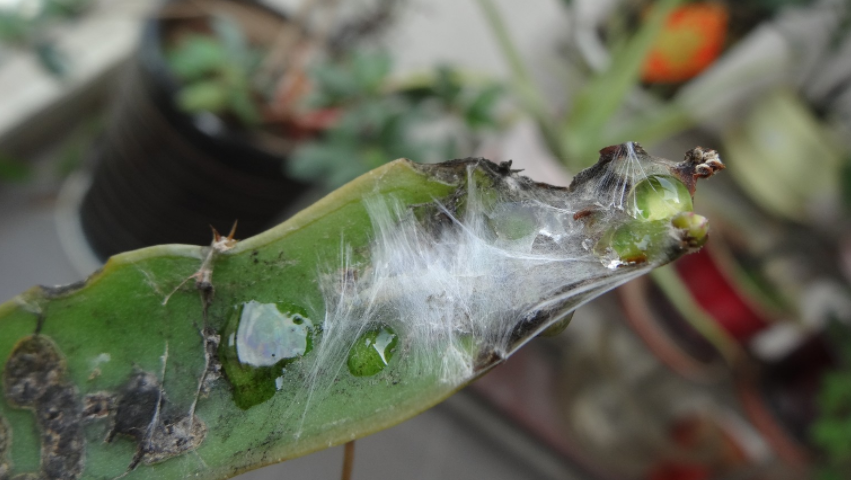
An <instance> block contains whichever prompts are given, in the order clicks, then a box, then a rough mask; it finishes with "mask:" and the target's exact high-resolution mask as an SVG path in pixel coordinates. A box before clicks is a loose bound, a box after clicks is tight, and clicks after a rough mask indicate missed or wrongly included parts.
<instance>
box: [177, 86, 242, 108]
mask: <svg viewBox="0 0 851 480" xmlns="http://www.w3.org/2000/svg"><path fill="white" fill-rule="evenodd" d="M233 95H234V92H232V91H231V89H230V88H228V85H227V84H225V83H223V82H221V81H218V80H206V81H199V82H195V83H192V84H191V85H187V86H185V87H183V88H181V89H180V91H179V92H178V94H177V104H178V105H179V106H180V108H181V109H182V110H183V111H185V112H189V113H200V112H212V113H220V112H224V111H225V110H226V109H227V108H228V107H229V106H231V105H232V103H231V100H232V99H233Z"/></svg>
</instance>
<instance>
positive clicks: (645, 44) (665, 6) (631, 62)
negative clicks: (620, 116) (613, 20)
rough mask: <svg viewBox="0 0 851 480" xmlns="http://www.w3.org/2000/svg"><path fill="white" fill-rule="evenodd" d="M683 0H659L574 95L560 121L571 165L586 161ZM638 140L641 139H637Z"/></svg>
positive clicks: (563, 147) (563, 146) (636, 80)
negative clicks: (606, 63) (602, 68)
mask: <svg viewBox="0 0 851 480" xmlns="http://www.w3.org/2000/svg"><path fill="white" fill-rule="evenodd" d="M682 2H683V0H660V1H659V2H658V3H656V4H655V5H654V7H653V9H652V11H651V12H650V15H649V16H648V18H647V19H646V21H645V22H644V23H643V25H642V26H641V28H640V29H639V30H638V32H636V34H635V36H633V37H632V38H631V39H630V40H629V41H628V42H627V43H626V46H625V47H624V48H623V49H621V50H620V51H618V52H614V53H613V55H612V61H611V63H610V64H609V66H608V68H607V69H606V70H605V71H603V72H602V73H600V74H599V75H598V76H597V77H595V78H593V79H592V80H591V81H590V82H589V83H588V84H587V85H586V86H585V87H584V88H583V89H582V90H581V91H580V92H579V93H578V94H577V96H576V98H575V100H574V103H573V108H572V110H571V112H570V114H569V115H568V116H567V118H566V119H565V121H564V122H563V123H562V125H561V138H562V143H563V145H562V147H561V148H560V150H561V151H564V152H568V153H569V154H570V158H569V159H568V160H569V161H570V162H571V163H573V164H574V165H586V164H590V163H591V162H593V161H594V160H595V158H585V156H586V155H587V154H589V152H590V150H589V146H591V145H593V146H596V145H599V144H600V139H601V138H603V137H604V136H605V135H603V130H604V128H605V126H606V124H607V123H608V122H609V120H610V119H611V118H612V116H614V115H615V114H616V113H617V112H618V110H619V109H620V107H621V105H622V104H623V100H624V98H626V96H627V94H629V92H630V90H632V88H634V87H635V85H636V84H637V83H638V80H639V77H640V75H641V69H642V67H643V65H644V60H645V58H646V57H647V54H648V53H649V52H650V49H651V48H652V47H653V42H654V41H655V40H656V37H657V36H658V35H659V33H660V32H661V31H662V29H663V28H664V26H665V21H666V20H667V18H668V16H669V15H670V13H671V12H672V11H673V10H674V8H676V7H677V6H678V5H679V4H680V3H682ZM637 140H642V139H640V138H639V139H637Z"/></svg>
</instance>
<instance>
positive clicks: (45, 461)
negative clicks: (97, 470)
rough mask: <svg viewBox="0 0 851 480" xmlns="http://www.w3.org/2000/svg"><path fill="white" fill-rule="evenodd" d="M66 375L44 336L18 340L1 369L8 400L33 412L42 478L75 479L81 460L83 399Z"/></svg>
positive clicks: (56, 479)
mask: <svg viewBox="0 0 851 480" xmlns="http://www.w3.org/2000/svg"><path fill="white" fill-rule="evenodd" d="M65 377H66V368H65V362H64V360H63V358H62V354H61V352H60V351H59V349H58V348H57V347H56V345H55V344H54V343H53V341H52V340H50V339H49V338H47V337H45V336H44V335H32V336H29V337H25V338H23V339H21V340H20V341H18V343H17V344H16V345H15V348H14V349H13V350H12V354H11V355H10V356H9V359H8V360H7V361H6V367H5V369H4V370H3V385H4V389H5V394H6V399H7V400H8V401H9V404H10V405H12V406H14V407H18V408H27V409H31V410H33V412H34V414H35V417H36V424H37V426H38V430H39V435H40V440H41V471H40V472H39V474H38V475H37V477H38V478H42V479H55V480H71V479H76V478H79V477H80V475H82V473H83V467H84V465H85V450H86V441H85V436H84V435H83V427H82V404H81V402H80V400H79V395H78V392H77V389H76V388H75V387H74V385H73V384H72V383H70V382H69V381H68V380H67V379H66V378H65ZM7 443H8V440H7ZM0 463H2V455H0Z"/></svg>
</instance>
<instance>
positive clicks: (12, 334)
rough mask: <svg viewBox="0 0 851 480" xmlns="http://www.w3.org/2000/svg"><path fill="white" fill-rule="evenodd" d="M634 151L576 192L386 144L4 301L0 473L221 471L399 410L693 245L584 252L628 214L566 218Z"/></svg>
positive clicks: (362, 428)
mask: <svg viewBox="0 0 851 480" xmlns="http://www.w3.org/2000/svg"><path fill="white" fill-rule="evenodd" d="M632 147H634V146H631V148H632ZM639 150H640V149H638V150H636V151H639ZM624 161H627V160H626V159H625V158H620V157H618V158H611V157H609V158H606V159H605V161H603V162H601V163H600V164H599V165H598V166H597V167H596V168H595V169H591V170H589V171H587V172H585V173H583V174H582V175H580V176H578V177H577V179H576V181H575V182H574V184H573V185H572V188H571V189H570V190H567V189H564V188H553V187H550V186H546V185H543V184H540V183H536V182H534V181H531V180H529V179H526V178H524V177H521V176H519V175H518V174H517V173H512V172H510V171H509V170H508V169H506V168H505V167H504V166H500V165H496V164H493V163H490V162H487V161H486V160H469V161H455V162H447V163H445V164H439V165H426V166H424V165H416V164H413V163H411V162H408V161H397V162H393V163H390V164H387V165H385V166H383V167H381V168H379V169H376V170H374V171H372V172H370V173H367V174H365V175H364V176H362V177H360V178H358V179H357V180H355V181H353V182H351V183H349V184H347V185H346V186H344V187H342V188H341V189H339V190H337V191H335V192H333V193H331V194H330V195H329V196H327V197H325V198H324V199H322V200H321V201H319V202H317V203H316V204H314V205H313V206H311V207H309V208H308V209H306V210H305V211H303V212H301V213H299V214H297V215H295V216H294V217H292V218H291V219H289V220H288V221H286V222H285V223H283V224H281V225H279V226H277V227H275V228H273V229H271V230H269V231H267V232H265V233H263V234H260V235H258V236H256V237H252V238H249V239H246V240H243V241H241V242H239V243H236V244H235V242H233V241H232V240H230V239H228V238H220V237H218V236H217V238H216V239H215V240H214V241H213V242H212V243H211V245H210V246H207V247H203V246H189V245H164V246H157V247H151V248H147V249H143V250H137V251H134V252H128V253H124V254H121V255H117V256H115V257H113V258H111V259H110V260H109V261H108V262H107V264H106V265H105V266H104V267H103V268H102V269H101V270H99V271H98V272H96V273H95V274H93V275H92V276H91V277H89V278H88V279H87V280H86V281H84V282H81V283H80V284H75V285H70V286H67V287H35V288H33V289H31V290H29V291H27V292H24V293H23V294H21V295H19V296H18V297H16V298H14V299H13V300H11V301H9V302H7V303H5V304H2V305H0V366H2V376H3V381H2V384H0V388H2V392H0V393H2V395H0V472H2V473H4V474H5V473H6V472H8V473H9V475H11V476H17V475H18V474H27V473H29V474H33V475H34V476H36V477H40V478H74V479H77V478H80V479H111V478H116V477H119V476H123V477H124V478H127V479H129V480H138V479H179V478H188V477H192V478H200V479H211V480H212V479H223V478H228V477H231V476H233V475H236V474H238V473H240V472H242V471H245V470H248V469H252V468H257V467H260V466H263V465H265V464H268V463H271V462H277V461H283V460H286V459H289V458H294V457H297V456H300V455H305V454H307V453H310V452H313V451H316V450H319V449H323V448H327V447H328V446H331V445H335V444H341V443H346V442H348V441H350V440H351V439H353V438H357V437H361V436H364V435H368V434H370V433H372V432H375V431H377V430H380V429H383V428H386V427H388V426H391V425H393V424H396V423H398V422H401V421H403V420H405V419H407V418H410V417H412V416H414V415H416V414H418V413H419V412H422V411H423V410H425V409H427V408H430V407H431V406H433V405H435V404H436V403H438V402H440V401H441V400H443V399H445V398H446V397H447V396H449V395H451V394H452V393H453V392H455V391H456V390H458V389H459V388H461V387H463V386H464V385H466V384H467V383H469V382H471V381H472V380H474V379H475V378H477V377H479V376H481V375H482V374H484V373H486V372H487V371H488V370H489V369H490V368H492V367H493V366H495V365H496V364H498V363H500V362H501V361H502V360H503V359H504V358H506V357H507V356H508V355H510V354H512V353H513V352H514V351H515V350H516V349H518V348H520V347H521V346H522V345H523V344H525V343H526V342H528V341H529V340H530V339H532V338H533V337H535V336H536V335H537V334H539V333H540V332H542V331H544V330H546V329H548V328H549V327H550V326H551V325H553V324H557V323H559V322H561V321H562V320H563V319H564V318H565V317H566V316H568V315H569V314H570V312H571V311H572V310H573V309H575V308H576V307H577V306H578V305H580V304H582V303H584V302H586V301H588V300H589V299H590V298H592V297H593V296H595V295H599V294H600V293H602V292H604V291H606V290H608V289H610V288H613V287H614V286H616V285H618V284H620V283H622V282H624V281H626V280H628V279H630V278H633V277H635V276H636V275H640V274H642V273H645V272H647V271H649V270H650V269H652V268H653V267H656V266H659V265H661V264H663V263H666V262H668V261H671V260H673V259H675V258H677V257H678V256H680V255H682V254H685V253H687V252H688V251H690V250H691V249H690V248H688V247H687V246H685V245H684V244H683V242H682V241H681V238H680V236H681V235H683V234H684V232H681V231H679V230H677V229H676V228H675V227H674V226H673V225H671V226H670V227H669V231H668V232H667V233H668V235H663V236H661V237H660V238H659V239H658V240H659V242H660V243H659V244H658V245H656V246H655V247H656V248H655V249H653V251H654V252H658V255H655V254H652V255H650V256H649V257H648V258H647V260H646V262H645V263H643V264H640V265H638V264H636V265H622V266H620V267H618V268H610V267H608V266H607V262H608V259H607V258H606V257H605V256H603V257H600V256H597V255H596V254H594V253H593V252H590V251H588V250H586V249H584V248H583V245H585V244H586V243H587V242H593V241H595V240H597V239H599V238H600V237H601V236H602V235H604V233H605V232H606V231H609V230H612V229H617V228H618V227H619V226H621V225H624V224H626V223H628V222H635V221H636V220H635V219H633V218H631V217H630V216H629V215H627V214H626V213H624V211H623V206H622V205H613V206H612V207H611V208H610V209H609V210H608V211H606V212H601V213H602V214H601V215H599V216H598V218H597V220H596V221H589V222H578V223H577V222H576V221H575V219H574V215H573V212H574V211H578V210H579V209H581V208H586V207H588V206H592V205H598V206H599V205H602V204H603V202H604V201H608V200H609V199H610V198H611V197H612V195H613V194H614V193H616V191H618V188H619V185H620V184H626V183H629V184H634V183H636V182H637V181H638V180H640V179H639V178H637V177H635V175H636V174H634V173H630V171H628V170H627V169H624V168H620V167H618V166H617V164H620V163H623V162H624ZM629 161H632V162H635V161H638V162H640V163H641V166H642V168H641V169H640V170H644V171H647V172H649V173H650V174H654V175H661V174H664V173H665V172H668V174H674V173H675V171H680V170H682V169H683V168H684V165H674V164H673V162H668V161H659V159H655V158H653V157H650V156H649V155H646V153H644V152H643V151H639V156H638V157H635V155H633V156H632V157H630V159H629ZM635 171H638V169H636V170H635ZM512 215H519V216H521V217H522V218H513V217H512ZM491 217H493V218H497V217H498V218H499V221H498V222H497V223H499V224H500V225H502V224H510V225H517V224H519V223H518V221H520V223H522V224H523V225H525V226H526V227H524V230H523V231H524V232H525V231H527V230H528V232H530V234H529V235H524V234H522V232H521V233H520V234H517V235H508V236H501V235H500V233H499V232H498V231H495V230H493V229H492V227H491V226H490V225H491V222H490V221H489V218H491ZM559 225H561V230H560V232H561V233H559V234H557V235H554V234H552V233H551V232H552V231H553V229H558V228H559ZM527 227H528V228H527ZM565 227H569V228H565ZM515 230H516V229H515ZM530 235H532V236H534V235H543V236H546V237H547V239H548V240H547V241H542V242H535V241H534V240H535V238H534V237H530Z"/></svg>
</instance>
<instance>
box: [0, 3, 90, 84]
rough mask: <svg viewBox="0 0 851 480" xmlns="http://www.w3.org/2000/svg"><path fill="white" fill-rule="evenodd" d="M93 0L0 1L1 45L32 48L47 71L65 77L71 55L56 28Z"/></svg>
mask: <svg viewBox="0 0 851 480" xmlns="http://www.w3.org/2000/svg"><path fill="white" fill-rule="evenodd" d="M93 2H94V0H3V1H2V2H0V46H2V47H3V48H7V49H8V48H14V49H23V50H28V51H31V52H32V53H33V54H34V55H35V56H36V58H37V59H38V61H39V63H40V64H41V66H42V67H43V68H44V69H45V70H46V71H47V72H49V73H51V74H52V75H55V76H56V77H59V78H62V77H64V76H65V75H66V74H67V73H68V69H69V68H71V59H69V58H68V56H67V54H66V53H65V52H63V51H62V50H61V49H60V48H59V47H57V45H56V43H55V41H54V38H53V37H54V36H55V33H56V32H55V30H56V29H57V28H58V27H61V25H62V24H63V23H67V22H72V21H74V19H76V18H78V17H79V16H81V15H83V14H84V13H85V12H86V11H87V10H88V9H89V8H90V7H91V6H92V3H93ZM0 55H2V50H0Z"/></svg>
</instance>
